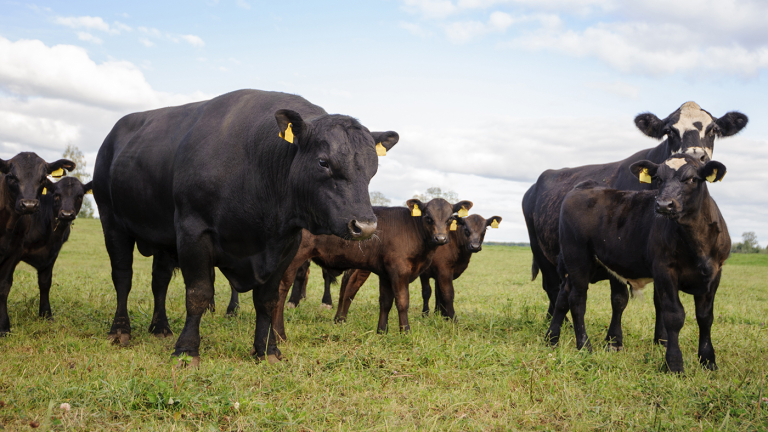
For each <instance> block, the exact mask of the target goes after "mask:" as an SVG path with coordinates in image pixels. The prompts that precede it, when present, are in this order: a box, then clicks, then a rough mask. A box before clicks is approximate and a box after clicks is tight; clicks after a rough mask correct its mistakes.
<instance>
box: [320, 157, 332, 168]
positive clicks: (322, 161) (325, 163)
mask: <svg viewBox="0 0 768 432" xmlns="http://www.w3.org/2000/svg"><path fill="white" fill-rule="evenodd" d="M317 163H318V164H319V165H320V166H321V167H323V168H325V169H328V168H330V167H331V166H330V165H329V164H328V161H326V160H325V159H319V160H318V161H317Z"/></svg>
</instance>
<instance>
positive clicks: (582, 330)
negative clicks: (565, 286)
mask: <svg viewBox="0 0 768 432" xmlns="http://www.w3.org/2000/svg"><path fill="white" fill-rule="evenodd" d="M568 280H569V282H570V284H571V292H570V294H569V295H568V306H569V307H570V309H571V318H572V319H573V331H574V333H575V334H576V348H577V349H579V350H580V349H582V348H584V347H586V348H587V350H588V351H592V344H591V343H590V342H589V337H588V336H587V327H586V325H585V323H584V314H585V313H586V310H587V290H588V288H589V280H588V279H586V278H582V277H579V276H578V275H569V276H568Z"/></svg>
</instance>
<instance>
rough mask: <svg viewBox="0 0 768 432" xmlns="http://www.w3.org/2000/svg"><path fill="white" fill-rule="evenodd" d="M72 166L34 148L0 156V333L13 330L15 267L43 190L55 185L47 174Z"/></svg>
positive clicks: (22, 250) (68, 161)
mask: <svg viewBox="0 0 768 432" xmlns="http://www.w3.org/2000/svg"><path fill="white" fill-rule="evenodd" d="M73 169H75V163H74V162H72V161H70V160H67V159H59V160H58V161H56V162H53V163H47V162H45V161H44V160H43V159H42V158H40V157H39V156H38V155H36V154H35V153H31V152H24V153H19V154H18V155H16V156H14V157H13V158H11V159H9V160H7V161H6V160H3V159H0V172H2V178H0V202H2V207H1V208H0V336H3V335H6V334H8V333H9V332H10V331H11V321H10V319H9V317H8V294H9V293H10V292H11V285H13V271H14V270H15V269H16V265H17V264H18V263H19V261H20V260H21V258H22V256H23V255H24V249H23V245H24V241H25V237H26V236H27V234H28V233H29V231H30V228H31V227H32V225H33V219H32V215H33V214H34V213H35V212H37V211H38V210H39V209H40V199H41V197H43V192H46V193H47V191H48V189H52V188H53V187H54V186H53V183H52V182H51V181H50V180H49V179H48V175H49V174H51V173H56V172H57V171H60V170H73ZM64 174H66V173H65V172H62V173H61V175H64Z"/></svg>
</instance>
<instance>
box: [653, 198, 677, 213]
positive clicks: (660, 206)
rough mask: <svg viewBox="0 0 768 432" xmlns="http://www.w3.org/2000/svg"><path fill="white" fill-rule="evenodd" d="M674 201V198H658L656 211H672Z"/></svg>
mask: <svg viewBox="0 0 768 432" xmlns="http://www.w3.org/2000/svg"><path fill="white" fill-rule="evenodd" d="M673 208H674V202H672V200H656V213H665V214H669V213H672V209H673Z"/></svg>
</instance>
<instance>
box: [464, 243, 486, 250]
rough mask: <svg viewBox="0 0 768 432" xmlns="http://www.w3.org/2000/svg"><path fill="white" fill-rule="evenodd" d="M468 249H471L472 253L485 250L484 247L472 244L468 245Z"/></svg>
mask: <svg viewBox="0 0 768 432" xmlns="http://www.w3.org/2000/svg"><path fill="white" fill-rule="evenodd" d="M467 249H469V251H470V252H480V251H481V250H482V249H483V245H481V244H480V243H474V242H472V243H470V244H468V245H467Z"/></svg>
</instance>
